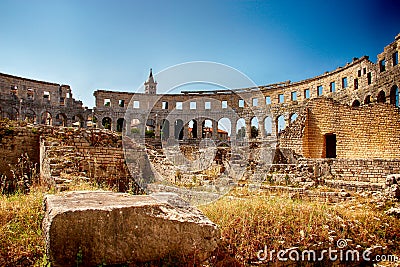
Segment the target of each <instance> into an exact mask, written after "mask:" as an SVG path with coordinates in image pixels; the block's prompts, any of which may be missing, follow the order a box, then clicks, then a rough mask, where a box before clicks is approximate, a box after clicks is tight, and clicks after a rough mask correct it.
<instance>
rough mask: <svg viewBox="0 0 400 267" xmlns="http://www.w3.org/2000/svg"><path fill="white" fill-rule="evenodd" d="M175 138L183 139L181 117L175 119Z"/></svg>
mask: <svg viewBox="0 0 400 267" xmlns="http://www.w3.org/2000/svg"><path fill="white" fill-rule="evenodd" d="M175 139H178V140H183V121H182V120H181V119H178V120H176V121H175Z"/></svg>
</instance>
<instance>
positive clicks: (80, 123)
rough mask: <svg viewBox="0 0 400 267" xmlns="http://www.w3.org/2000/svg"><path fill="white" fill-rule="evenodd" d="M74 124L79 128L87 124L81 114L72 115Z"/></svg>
mask: <svg viewBox="0 0 400 267" xmlns="http://www.w3.org/2000/svg"><path fill="white" fill-rule="evenodd" d="M72 126H75V127H79V128H81V127H84V126H85V120H84V119H83V117H82V115H81V114H77V115H75V116H72Z"/></svg>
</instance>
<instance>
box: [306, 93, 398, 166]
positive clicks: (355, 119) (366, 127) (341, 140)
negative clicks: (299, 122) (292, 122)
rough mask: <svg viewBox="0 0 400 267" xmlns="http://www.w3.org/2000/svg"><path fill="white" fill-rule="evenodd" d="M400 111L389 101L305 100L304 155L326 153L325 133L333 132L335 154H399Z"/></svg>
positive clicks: (321, 155) (394, 156) (309, 156)
mask: <svg viewBox="0 0 400 267" xmlns="http://www.w3.org/2000/svg"><path fill="white" fill-rule="evenodd" d="M399 124H400V113H399V109H398V108H396V107H394V106H392V105H389V104H379V103H377V104H371V105H367V106H361V107H358V108H352V107H349V106H346V105H342V104H338V103H335V102H334V101H333V100H330V99H322V98H321V99H315V100H313V101H310V102H309V104H308V113H307V120H306V123H305V130H304V136H303V155H304V157H308V158H324V157H326V151H325V148H326V144H325V138H324V136H325V135H326V134H336V139H337V146H336V155H337V158H348V159H349V158H352V159H357V158H358V159H363V158H382V159H392V158H400V129H399V127H398V125H399Z"/></svg>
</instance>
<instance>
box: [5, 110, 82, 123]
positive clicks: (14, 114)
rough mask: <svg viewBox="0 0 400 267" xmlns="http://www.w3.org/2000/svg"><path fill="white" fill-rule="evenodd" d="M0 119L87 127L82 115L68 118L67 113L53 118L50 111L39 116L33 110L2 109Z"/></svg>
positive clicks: (58, 114)
mask: <svg viewBox="0 0 400 267" xmlns="http://www.w3.org/2000/svg"><path fill="white" fill-rule="evenodd" d="M0 117H1V118H7V119H10V120H21V121H26V122H28V123H32V124H43V125H54V126H64V127H66V126H78V127H85V125H86V124H85V119H84V117H83V116H82V115H81V114H76V115H74V116H72V117H71V118H68V117H67V115H66V114H65V113H57V114H56V115H55V116H53V115H52V114H51V113H50V112H48V111H43V112H42V113H40V115H39V116H37V115H36V112H35V111H33V110H32V109H27V110H24V111H23V112H21V114H20V112H19V110H18V109H17V108H14V107H13V108H11V109H8V110H2V109H1V108H0Z"/></svg>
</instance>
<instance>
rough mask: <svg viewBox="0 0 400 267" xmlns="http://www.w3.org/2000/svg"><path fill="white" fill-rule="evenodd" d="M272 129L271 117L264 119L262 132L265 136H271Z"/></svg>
mask: <svg viewBox="0 0 400 267" xmlns="http://www.w3.org/2000/svg"><path fill="white" fill-rule="evenodd" d="M272 127H273V124H272V117H269V116H268V117H266V118H265V119H264V131H265V136H271V135H272V132H273V130H272Z"/></svg>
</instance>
